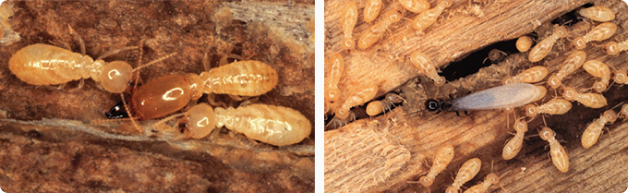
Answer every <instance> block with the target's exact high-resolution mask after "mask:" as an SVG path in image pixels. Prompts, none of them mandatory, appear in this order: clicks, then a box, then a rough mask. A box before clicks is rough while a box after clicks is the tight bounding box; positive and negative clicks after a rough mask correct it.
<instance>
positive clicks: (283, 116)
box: [214, 104, 312, 146]
mask: <svg viewBox="0 0 628 193" xmlns="http://www.w3.org/2000/svg"><path fill="white" fill-rule="evenodd" d="M214 110H215V111H216V120H217V122H218V123H217V124H216V126H217V127H222V126H225V127H226V128H227V129H230V130H233V131H235V132H238V133H242V134H244V135H246V136H247V137H248V138H250V139H255V140H258V141H261V142H264V143H268V144H271V145H276V146H286V145H292V144H295V143H299V142H301V141H303V139H305V138H306V137H308V136H309V135H310V133H311V132H312V125H311V124H310V121H309V120H308V119H307V118H305V116H303V115H302V114H301V113H300V112H299V111H296V110H294V109H291V108H287V107H280V106H273V105H264V104H253V105H248V106H244V107H238V108H237V109H234V108H233V107H230V108H228V109H223V108H220V107H216V109H214Z"/></svg>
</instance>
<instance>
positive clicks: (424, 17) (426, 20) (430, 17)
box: [412, 0, 452, 31]
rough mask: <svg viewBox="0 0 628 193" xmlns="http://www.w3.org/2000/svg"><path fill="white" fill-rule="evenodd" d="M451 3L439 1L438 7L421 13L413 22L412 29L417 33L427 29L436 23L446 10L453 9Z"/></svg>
mask: <svg viewBox="0 0 628 193" xmlns="http://www.w3.org/2000/svg"><path fill="white" fill-rule="evenodd" d="M451 3H452V0H439V1H438V3H437V4H436V7H434V8H432V9H429V10H427V11H425V12H422V13H420V14H419V15H417V16H416V17H415V18H414V20H412V28H414V29H415V30H417V31H423V30H425V29H427V28H428V27H430V26H431V25H432V24H434V22H436V19H438V17H439V16H440V15H441V14H442V13H443V10H445V8H448V7H451Z"/></svg>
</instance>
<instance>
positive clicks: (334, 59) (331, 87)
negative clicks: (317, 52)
mask: <svg viewBox="0 0 628 193" xmlns="http://www.w3.org/2000/svg"><path fill="white" fill-rule="evenodd" d="M327 60H328V61H329V62H330V63H331V66H330V67H329V69H328V71H327V77H325V80H326V81H327V83H326V84H325V102H326V103H327V104H326V105H327V106H328V109H329V110H331V111H334V110H335V109H336V106H338V99H339V97H340V90H339V89H338V81H340V77H341V76H342V73H344V69H345V65H344V57H342V55H341V54H340V53H338V52H335V53H333V54H331V57H329V59H327Z"/></svg>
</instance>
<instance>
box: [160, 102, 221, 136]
mask: <svg viewBox="0 0 628 193" xmlns="http://www.w3.org/2000/svg"><path fill="white" fill-rule="evenodd" d="M177 117H181V118H180V119H179V120H178V121H177V123H176V124H175V125H179V124H183V125H185V127H184V128H183V132H182V135H180V136H178V137H176V138H174V139H173V140H179V139H189V138H194V139H200V138H203V137H205V136H207V135H209V133H211V132H212V130H214V128H216V124H217V120H216V113H215V112H214V109H212V107H211V106H209V105H207V104H205V103H200V104H196V105H194V106H193V107H192V108H190V109H189V110H187V111H186V112H185V113H180V114H175V115H171V116H169V117H167V118H164V119H162V120H160V121H159V122H157V123H155V125H160V124H163V123H165V122H166V121H169V120H171V119H172V118H177ZM167 128H168V129H167V130H165V131H176V129H174V128H176V127H167Z"/></svg>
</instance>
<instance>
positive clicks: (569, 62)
mask: <svg viewBox="0 0 628 193" xmlns="http://www.w3.org/2000/svg"><path fill="white" fill-rule="evenodd" d="M586 59H587V53H586V52H584V51H575V52H573V53H571V54H569V56H567V59H565V61H564V62H563V67H561V68H560V70H559V71H558V72H557V73H556V74H554V75H552V76H550V77H549V78H548V79H547V85H548V86H550V87H551V88H553V89H556V88H558V87H559V86H560V85H562V80H563V79H564V78H565V77H567V76H569V75H570V74H571V73H573V72H575V71H576V70H578V69H579V68H580V67H581V66H582V64H584V61H585V60H586Z"/></svg>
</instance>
